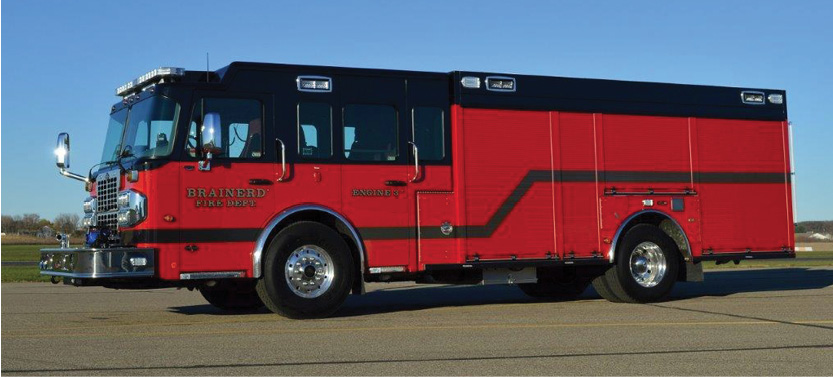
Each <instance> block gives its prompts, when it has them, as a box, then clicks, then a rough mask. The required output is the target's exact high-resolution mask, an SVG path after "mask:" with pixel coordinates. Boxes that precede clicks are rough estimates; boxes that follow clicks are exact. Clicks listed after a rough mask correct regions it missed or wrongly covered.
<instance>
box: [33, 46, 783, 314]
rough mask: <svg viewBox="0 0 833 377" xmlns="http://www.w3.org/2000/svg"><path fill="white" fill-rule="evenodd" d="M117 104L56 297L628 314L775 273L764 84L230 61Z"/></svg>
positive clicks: (59, 263) (771, 130)
mask: <svg viewBox="0 0 833 377" xmlns="http://www.w3.org/2000/svg"><path fill="white" fill-rule="evenodd" d="M117 94H118V95H119V96H121V97H123V99H122V101H121V102H119V103H117V104H116V105H114V106H113V108H112V113H111V120H110V125H109V128H108V135H107V140H106V142H105V150H104V155H103V157H102V164H100V166H99V167H98V168H97V169H94V170H93V173H92V174H91V175H90V176H88V177H81V176H78V177H80V178H76V179H79V180H85V181H86V182H87V187H88V189H89V191H90V198H88V200H87V201H86V202H85V212H86V216H85V219H84V222H85V225H86V226H87V227H88V236H87V244H86V245H85V246H84V247H83V248H80V249H71V248H60V249H45V250H43V251H42V262H41V269H42V273H43V274H47V275H53V276H57V277H63V279H64V281H65V282H67V283H70V284H75V285H104V286H111V287H118V288H130V287H142V288H145V287H157V286H158V287H165V286H184V287H192V288H197V289H200V290H201V291H203V293H204V295H206V298H208V299H209V301H210V302H212V303H214V304H218V303H219V302H220V301H222V300H225V301H229V299H228V297H229V296H235V295H237V296H240V297H243V296H245V295H246V294H248V295H250V296H251V295H253V294H254V293H252V292H256V293H257V296H256V297H257V298H260V301H259V302H258V301H257V300H255V299H251V300H250V301H251V304H252V305H255V306H256V305H257V304H258V303H261V304H266V305H267V306H268V307H269V308H270V309H272V310H275V311H277V312H279V313H282V314H286V315H289V316H292V317H309V316H320V315H327V314H329V313H332V311H333V310H335V309H333V308H331V306H333V307H335V308H337V306H338V305H335V304H333V305H329V304H328V305H329V306H327V305H324V304H321V302H319V301H321V300H324V299H325V298H328V297H329V296H334V297H332V298H331V299H332V300H335V301H338V300H343V296H345V295H346V293H345V292H346V291H352V292H354V293H361V292H362V291H363V284H364V283H365V282H371V281H394V280H413V281H418V282H426V283H431V282H442V283H486V284H488V283H504V284H506V283H508V284H518V285H519V286H521V288H522V289H524V291H525V292H527V293H530V294H532V295H533V296H549V297H553V296H559V297H560V296H563V295H565V294H574V292H573V293H569V292H572V291H576V290H579V291H581V290H583V288H585V287H586V286H587V285H588V284H590V283H591V282H592V283H593V285H594V287H596V289H597V291H600V294H602V295H603V296H605V297H606V298H608V299H612V300H614V301H617V300H618V301H650V300H655V299H661V297H664V296H665V295H667V293H668V292H667V291H668V290H670V286H671V285H672V284H673V281H678V280H689V281H692V280H695V281H696V280H699V279H702V264H701V263H702V262H704V261H710V260H717V261H721V262H722V261H740V260H745V259H754V258H790V257H794V249H795V247H794V244H795V240H794V232H793V214H792V210H793V209H792V197H791V195H792V188H791V168H790V166H791V163H790V160H789V156H790V150H789V145H790V142H789V123H788V121H787V112H786V94H785V92H784V91H782V90H768V89H756V88H730V87H714V86H696V85H680V84H662V83H645V82H627V81H612V80H598V79H575V78H560V77H542V76H528V75H515V74H497V73H484V72H463V71H455V72H451V73H430V72H411V71H391V70H373V69H353V68H338V67H319V66H297V65H281V64H264V63H239V62H235V63H232V64H231V65H229V66H227V67H224V68H222V69H220V70H218V71H215V72H197V71H185V70H183V69H170V68H167V69H158V70H154V71H152V72H151V73H149V74H148V75H145V76H143V77H142V78H140V79H137V80H135V81H134V82H132V83H130V84H129V85H126V86H124V87H122V88H120V89H119V92H118V93H117ZM209 134H210V135H209ZM212 135H213V136H212ZM65 145H66V150H67V151H66V153H67V154H68V145H69V143H68V136H67V137H66V143H65ZM61 148H62V144H61V141H60V140H59V150H60V149H61ZM67 158H68V157H67ZM59 167H61V171H62V173H65V175H69V174H72V173H68V172H67V171H66V168H68V159H67V163H66V164H64V165H61V162H60V157H59ZM315 224H319V225H322V226H324V227H326V228H328V229H330V230H331V231H332V235H337V238H338V239H340V240H342V241H343V243H341V242H340V241H339V240H338V239H336V238H333V237H330V238H328V237H329V236H330V234H329V231H326V230H316V229H319V228H315V227H314V226H315ZM293 225H294V226H293ZM322 229H323V228H322ZM287 232H288V233H289V235H287V234H286V233H287ZM299 232H300V233H299ZM301 234H310V237H312V238H310V240H309V241H304V242H306V244H304V245H300V246H298V245H296V246H297V247H295V248H294V249H293V250H289V251H285V252H284V251H281V250H283V249H282V248H287V247H289V246H286V245H289V244H286V245H284V244H282V243H281V242H290V243H291V241H286V240H285V238H287V237H289V238H292V237H295V238H303V237H301V236H300V235H301ZM629 234H630V236H628V235H629ZM315 237H319V238H315ZM640 237H641V238H640ZM646 237H647V238H646ZM316 240H318V241H316ZM328 242H329V243H328ZM646 242H647V243H646ZM281 245H284V246H281ZM326 245H330V246H326ZM270 253H271V254H275V255H277V256H271V257H270ZM336 254H348V255H346V256H345V257H344V258H343V260H342V261H339V258H340V257H339V256H338V255H336ZM619 254H622V256H620V255H619ZM270 258H271V259H270ZM275 258H277V260H272V259H275ZM347 265H349V266H347ZM293 266H294V267H293ZM617 266H619V267H618V268H619V270H617ZM284 267H285V268H284ZM296 267H297V268H296ZM293 268H294V269H293ZM628 273H630V275H631V277H632V280H633V281H629V280H627V278H628V276H627V275H628ZM267 275H274V276H272V277H270V276H267ZM327 279H329V281H333V283H332V285H330V283H329V282H328V280H327ZM334 279H335V280H338V281H334ZM345 279H346V280H345ZM640 279H641V280H640ZM669 281H670V283H669ZM633 282H636V283H638V284H636V285H633ZM322 283H323V284H322ZM281 284H283V285H284V286H280V285H281ZM325 285H326V287H324V286H325ZM343 285H346V286H344V287H342V286H343ZM322 287H324V288H322ZM629 287H630V288H629ZM634 287H635V288H634ZM284 288H288V289H289V291H294V292H295V293H296V294H295V296H288V297H287V296H285V294H286V292H284V291H283V289H284ZM322 289H323V291H322ZM652 289H653V290H656V291H657V292H653V293H650V294H647V296H644V294H645V292H647V291H650V290H652ZM345 290H346V291H345ZM336 291H337V292H336ZM342 291H345V292H342ZM643 291H645V292H643ZM659 291H662V292H659ZM235 292H236V293H235ZM241 292H242V293H241ZM640 292H642V293H640ZM579 293H580V292H579ZM212 294H213V295H214V296H213V297H214V299H213V301H212V297H210V296H211V295H212ZM335 296H337V297H335ZM643 296H644V297H643ZM217 297H221V298H217ZM253 297H254V296H253ZM640 297H642V298H640ZM299 299H300V300H301V301H299V302H298V303H295V302H294V301H297V300H299ZM287 300H288V301H287ZM304 300H305V301H304ZM270 301H271V303H270ZM287 302H289V303H287ZM327 302H329V301H327ZM338 304H340V301H338ZM287 305H288V307H287ZM305 305H306V306H305ZM310 305H312V306H316V305H318V306H322V305H323V306H327V309H326V310H323V309H322V310H317V311H316V310H313V309H309V310H307V309H308V308H307V306H310ZM218 306H221V307H223V306H224V304H223V303H219V305H218ZM225 306H226V307H229V308H233V307H234V305H228V303H227V302H226V304H225ZM305 308H306V309H305Z"/></svg>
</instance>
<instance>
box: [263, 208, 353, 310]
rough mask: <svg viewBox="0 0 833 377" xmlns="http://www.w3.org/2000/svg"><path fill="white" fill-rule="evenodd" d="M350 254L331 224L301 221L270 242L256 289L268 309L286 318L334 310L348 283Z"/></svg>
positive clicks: (351, 265)
mask: <svg viewBox="0 0 833 377" xmlns="http://www.w3.org/2000/svg"><path fill="white" fill-rule="evenodd" d="M353 275H354V273H353V257H352V255H351V253H350V248H349V247H348V246H347V243H346V242H345V241H344V239H343V238H342V237H341V236H340V235H339V234H338V233H337V232H336V231H335V230H333V229H332V228H330V227H328V226H326V225H323V224H321V223H317V222H312V221H300V222H297V223H294V224H292V225H290V226H288V227H286V228H285V229H283V230H281V231H280V232H279V233H278V235H277V236H275V238H274V239H273V240H272V242H271V243H270V244H269V248H268V249H267V251H266V258H265V259H264V262H263V277H262V278H261V279H260V280H258V283H257V293H258V295H259V296H260V298H261V300H263V303H264V304H265V305H266V307H267V308H269V310H271V311H273V312H275V313H278V314H281V315H283V316H285V317H289V318H298V319H300V318H320V317H326V316H328V315H330V314H332V313H333V312H335V311H336V310H337V309H338V308H339V307H340V306H341V304H342V303H343V302H344V300H345V299H346V298H347V295H348V294H349V293H350V289H351V287H352V286H353V279H354V276H353Z"/></svg>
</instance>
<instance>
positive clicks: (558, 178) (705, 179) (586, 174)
mask: <svg viewBox="0 0 833 377" xmlns="http://www.w3.org/2000/svg"><path fill="white" fill-rule="evenodd" d="M694 177H695V179H696V180H697V181H698V182H700V183H787V182H789V176H788V175H786V174H784V173H751V172H740V173H727V172H703V173H696V174H695V175H694ZM595 181H596V173H595V172H594V171H593V170H553V171H550V170H530V171H529V172H528V173H527V174H526V176H524V177H523V178H522V179H521V181H520V182H519V183H518V185H517V186H515V188H514V189H513V190H512V192H511V193H510V194H509V196H508V197H507V198H506V199H505V200H504V201H503V203H501V205H500V207H498V209H497V210H496V211H495V212H494V213H493V214H492V216H491V217H490V218H489V220H488V221H487V222H486V224H485V225H469V226H460V227H457V228H455V230H454V233H453V234H450V235H447V236H446V235H444V234H442V233H441V232H439V230H438V229H437V228H438V227H424V228H422V229H421V230H420V231H421V234H420V237H421V238H423V239H432V238H456V237H466V238H489V237H491V236H492V234H494V232H495V231H496V230H497V228H498V227H499V226H500V224H501V223H503V221H504V220H505V219H506V217H507V216H509V213H510V212H512V210H513V209H514V208H515V206H516V205H517V204H518V202H519V201H520V200H521V198H523V197H524V195H526V193H527V192H528V191H529V189H530V188H532V185H533V184H535V183H538V182H595ZM599 181H600V182H604V183H612V182H616V183H621V182H637V183H650V182H657V183H675V182H676V183H690V182H691V173H688V172H646V171H601V172H599ZM358 230H359V233H360V234H361V235H362V238H363V239H365V240H391V239H402V238H405V237H413V231H412V229H410V228H408V227H373V228H359V229H358Z"/></svg>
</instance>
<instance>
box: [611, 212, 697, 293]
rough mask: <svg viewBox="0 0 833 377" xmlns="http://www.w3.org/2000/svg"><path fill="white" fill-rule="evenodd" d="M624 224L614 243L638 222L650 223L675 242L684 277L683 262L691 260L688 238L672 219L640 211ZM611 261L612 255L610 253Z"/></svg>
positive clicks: (682, 277)
mask: <svg viewBox="0 0 833 377" xmlns="http://www.w3.org/2000/svg"><path fill="white" fill-rule="evenodd" d="M626 222H627V223H626V224H624V225H623V226H622V228H621V229H620V230H619V231H618V232H616V237H615V239H614V245H616V244H618V242H617V241H619V239H620V238H622V237H624V236H625V234H627V233H628V231H629V230H630V229H631V228H633V227H634V226H637V225H639V224H651V225H654V226H656V227H657V228H659V229H660V230H662V231H663V233H665V234H666V235H668V237H671V239H672V240H674V243H676V244H677V249H678V250H679V251H680V256H681V258H680V271H681V276H680V278H681V279H685V271H686V268H685V263H687V262H691V261H692V259H691V250H690V248H689V243H688V239H687V238H686V234H685V232H684V231H683V229H682V228H681V227H680V225H679V224H678V223H677V222H676V221H674V220H673V219H672V218H671V217H669V216H668V215H666V214H664V213H661V212H654V211H651V212H647V211H646V212H642V213H639V214H636V215H635V216H633V217H632V218H631V219H629V220H626ZM612 252H614V253H616V252H617V251H616V250H615V249H614V250H612ZM611 258H612V261H613V260H615V259H613V255H611Z"/></svg>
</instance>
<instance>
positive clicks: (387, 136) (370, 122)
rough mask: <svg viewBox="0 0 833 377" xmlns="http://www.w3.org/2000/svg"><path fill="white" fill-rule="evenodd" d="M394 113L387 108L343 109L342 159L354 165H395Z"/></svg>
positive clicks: (397, 138) (349, 107) (349, 106)
mask: <svg viewBox="0 0 833 377" xmlns="http://www.w3.org/2000/svg"><path fill="white" fill-rule="evenodd" d="M398 156H399V134H398V125H397V121H396V109H394V108H393V106H387V105H347V106H345V107H344V157H346V158H347V159H348V160H354V161H396V158H397V157H398Z"/></svg>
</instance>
